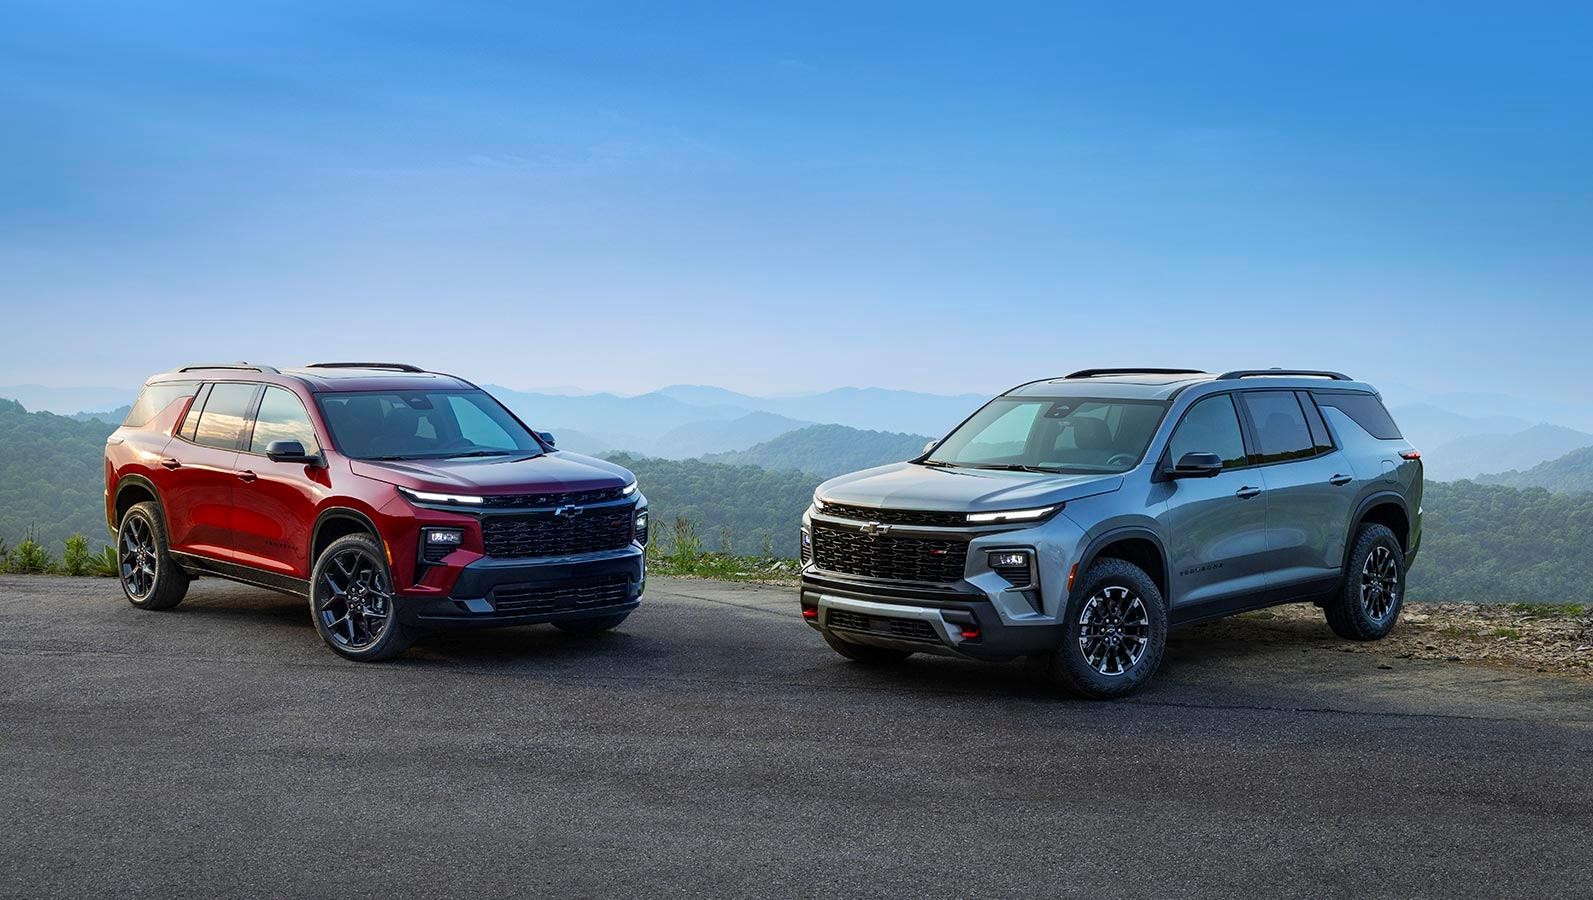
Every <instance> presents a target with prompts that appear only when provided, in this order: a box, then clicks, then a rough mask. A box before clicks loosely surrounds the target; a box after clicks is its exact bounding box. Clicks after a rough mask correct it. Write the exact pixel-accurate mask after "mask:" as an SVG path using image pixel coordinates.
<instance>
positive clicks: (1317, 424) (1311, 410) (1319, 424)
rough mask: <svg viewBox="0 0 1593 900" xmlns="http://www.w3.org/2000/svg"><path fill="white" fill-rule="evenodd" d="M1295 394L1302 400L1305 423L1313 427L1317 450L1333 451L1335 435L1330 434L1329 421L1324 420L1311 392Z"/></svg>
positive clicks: (1322, 451)
mask: <svg viewBox="0 0 1593 900" xmlns="http://www.w3.org/2000/svg"><path fill="white" fill-rule="evenodd" d="M1294 396H1295V399H1297V400H1299V401H1300V408H1301V409H1303V410H1305V424H1306V426H1307V427H1309V428H1310V429H1311V443H1313V444H1315V445H1316V452H1317V453H1332V452H1333V436H1332V435H1330V434H1328V429H1327V423H1326V422H1324V421H1322V411H1321V410H1319V409H1317V408H1316V402H1315V401H1314V400H1312V399H1311V395H1310V394H1308V393H1306V392H1304V391H1296V392H1295V394H1294Z"/></svg>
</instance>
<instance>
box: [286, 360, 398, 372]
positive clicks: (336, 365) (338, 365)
mask: <svg viewBox="0 0 1593 900" xmlns="http://www.w3.org/2000/svg"><path fill="white" fill-rule="evenodd" d="M305 368H306V369H392V370H394V371H395V372H424V371H426V370H425V369H422V368H421V367H420V366H412V365H410V364H409V363H386V362H326V363H310V364H309V365H306V366H305Z"/></svg>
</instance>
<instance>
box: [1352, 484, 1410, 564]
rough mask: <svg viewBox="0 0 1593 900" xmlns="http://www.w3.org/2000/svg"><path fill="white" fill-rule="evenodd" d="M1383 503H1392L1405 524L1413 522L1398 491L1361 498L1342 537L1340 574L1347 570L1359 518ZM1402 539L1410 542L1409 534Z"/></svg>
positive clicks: (1382, 492)
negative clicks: (1342, 551)
mask: <svg viewBox="0 0 1593 900" xmlns="http://www.w3.org/2000/svg"><path fill="white" fill-rule="evenodd" d="M1384 503H1393V504H1394V505H1395V506H1398V507H1399V508H1400V511H1401V512H1403V513H1404V514H1405V521H1406V522H1411V521H1414V518H1413V517H1412V516H1411V514H1410V504H1409V503H1406V502H1405V497H1404V496H1403V495H1401V494H1400V493H1399V492H1398V491H1378V492H1376V493H1374V494H1369V495H1367V496H1366V497H1364V498H1362V499H1361V502H1360V503H1357V504H1356V505H1355V514H1354V515H1352V516H1350V522H1349V528H1348V530H1347V531H1346V533H1345V535H1344V561H1343V562H1341V563H1339V572H1340V574H1342V573H1344V572H1346V571H1348V569H1349V565H1350V553H1351V551H1353V550H1354V549H1355V529H1356V528H1358V527H1359V526H1360V524H1361V517H1362V516H1364V515H1366V513H1367V510H1370V509H1371V508H1372V507H1374V506H1381V505H1382V504H1384ZM1402 537H1403V539H1404V541H1405V542H1407V543H1408V542H1409V541H1410V535H1409V534H1405V535H1403V536H1402Z"/></svg>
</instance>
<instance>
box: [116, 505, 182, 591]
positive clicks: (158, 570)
mask: <svg viewBox="0 0 1593 900" xmlns="http://www.w3.org/2000/svg"><path fill="white" fill-rule="evenodd" d="M135 518H136V519H138V520H139V521H140V522H142V523H144V525H145V527H147V528H148V529H149V533H150V537H151V538H152V539H153V541H154V543H155V582H154V584H152V585H150V588H149V593H148V594H146V595H145V596H143V597H141V598H140V597H134V596H133V592H132V591H131V590H130V589H128V586H127V579H126V578H124V577H123V576H122V535H123V534H124V533H125V532H126V529H127V525H128V522H129V521H131V520H132V519H135ZM169 549H170V545H169V543H168V542H167V540H166V526H165V524H164V523H163V522H162V521H161V519H160V514H159V512H158V511H157V510H156V509H155V507H154V506H153V504H150V503H135V504H133V506H131V507H129V508H128V510H127V512H126V513H125V514H123V515H122V519H121V521H120V522H119V523H117V528H116V547H115V550H116V582H117V583H118V584H120V585H121V586H122V595H123V596H125V597H126V598H127V602H128V603H131V604H133V605H134V606H136V607H138V608H139V609H156V610H159V609H168V608H170V607H171V606H174V605H176V604H175V602H171V603H165V602H162V600H163V599H164V597H165V595H166V593H169V592H167V591H164V590H163V589H165V588H167V587H168V586H170V585H171V584H172V583H173V582H175V581H176V580H178V579H183V578H185V573H183V572H182V571H181V570H180V569H178V567H177V563H176V562H174V561H173V560H172V558H171V554H170V553H169V552H168V550H169Z"/></svg>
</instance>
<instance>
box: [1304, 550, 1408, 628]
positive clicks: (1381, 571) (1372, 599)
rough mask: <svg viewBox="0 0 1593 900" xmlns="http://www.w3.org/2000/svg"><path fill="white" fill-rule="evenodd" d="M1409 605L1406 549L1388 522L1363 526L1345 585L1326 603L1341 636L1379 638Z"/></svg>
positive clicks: (1325, 608)
mask: <svg viewBox="0 0 1593 900" xmlns="http://www.w3.org/2000/svg"><path fill="white" fill-rule="evenodd" d="M1404 604H1405V551H1404V550H1402V549H1401V548H1400V546H1399V538H1397V537H1395V536H1394V532H1393V531H1390V530H1389V529H1388V527H1387V526H1384V525H1370V524H1368V525H1362V526H1361V529H1360V530H1359V531H1357V532H1356V533H1355V547H1354V549H1352V550H1351V551H1350V564H1349V566H1348V567H1346V569H1345V572H1344V585H1343V587H1341V588H1340V589H1339V592H1338V594H1337V595H1336V596H1334V597H1333V599H1331V600H1329V601H1328V602H1327V603H1324V604H1323V605H1322V612H1323V613H1325V614H1326V615H1327V622H1328V627H1329V628H1332V629H1333V633H1334V634H1337V635H1338V636H1339V637H1341V638H1347V639H1349V640H1352V641H1376V640H1380V639H1382V638H1384V637H1386V636H1387V635H1388V633H1389V632H1390V631H1393V630H1394V623H1395V622H1397V621H1399V611H1400V607H1402V606H1403V605H1404Z"/></svg>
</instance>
